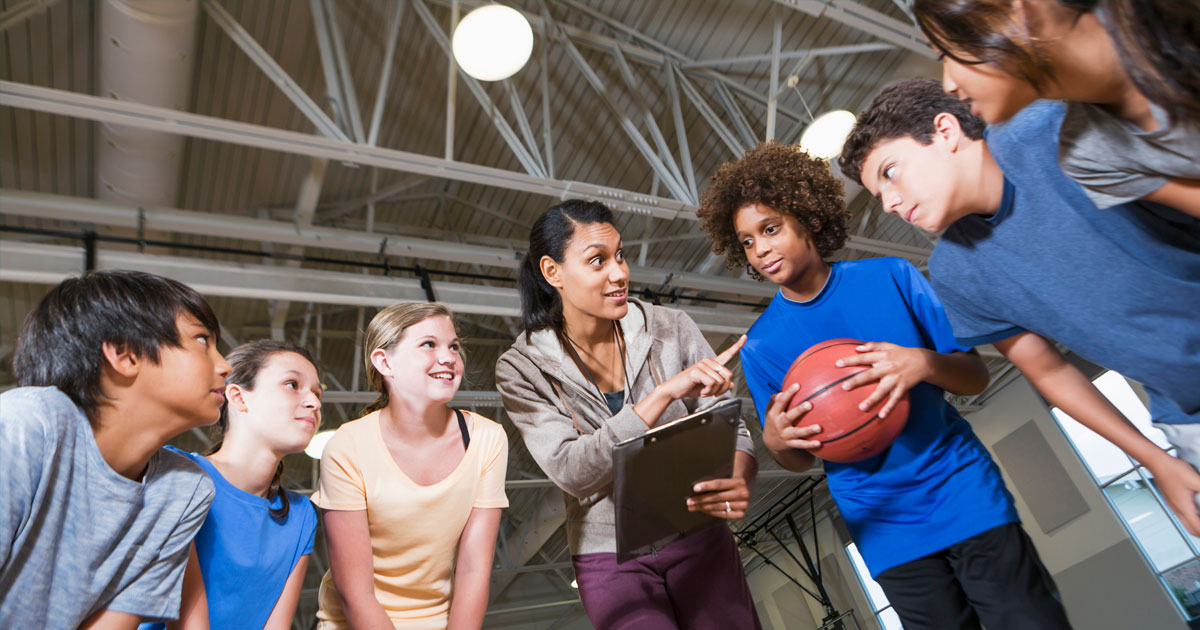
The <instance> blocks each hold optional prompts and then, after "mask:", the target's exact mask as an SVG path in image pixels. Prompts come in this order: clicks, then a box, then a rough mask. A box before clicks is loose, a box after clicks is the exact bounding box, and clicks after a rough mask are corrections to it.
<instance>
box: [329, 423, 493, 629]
mask: <svg viewBox="0 0 1200 630" xmlns="http://www.w3.org/2000/svg"><path fill="white" fill-rule="evenodd" d="M464 413H469V412H464ZM467 424H468V426H469V427H470V436H471V443H470V445H469V446H468V447H467V452H466V454H465V455H464V456H463V459H462V461H461V462H460V463H459V464H458V467H457V468H455V469H454V471H453V472H451V473H450V475H449V476H447V477H446V478H445V479H443V480H441V481H439V482H437V483H435V484H433V485H431V486H421V485H418V484H417V483H416V482H414V481H413V480H412V479H410V478H409V477H408V476H407V475H405V474H404V472H403V471H402V470H401V469H400V467H399V466H398V465H396V461H395V460H394V459H393V458H392V454H391V452H390V451H388V449H387V446H386V445H384V443H383V435H382V433H381V432H380V426H379V412H374V413H371V414H368V415H366V416H363V417H362V418H359V419H358V420H354V421H353V422H347V423H346V424H344V425H342V426H341V427H340V428H339V429H338V430H337V433H335V434H334V436H333V438H332V439H330V440H329V444H328V445H326V447H325V453H324V455H323V456H322V457H321V481H320V484H319V486H318V488H317V492H316V493H315V494H313V496H312V501H313V503H314V504H316V505H317V506H318V507H320V508H322V509H325V510H366V511H367V523H368V526H369V528H370V533H371V555H372V557H373V558H372V559H373V562H374V567H375V598H376V599H377V600H379V603H380V604H381V605H382V606H383V608H384V610H385V611H387V614H388V616H389V617H391V619H392V623H393V624H395V626H396V627H397V628H405V629H406V630H408V629H412V630H418V629H420V630H424V629H426V628H428V629H434V628H442V629H444V628H445V627H446V623H447V621H448V618H449V614H450V593H451V590H452V586H453V582H452V578H451V571H452V569H453V567H454V559H455V553H456V551H457V550H458V540H459V538H460V536H461V535H462V531H463V527H465V526H466V524H467V517H468V516H470V514H471V509H472V508H504V507H508V497H507V496H506V495H505V494H504V474H505V470H506V468H507V466H508V438H507V437H506V436H505V434H504V429H503V428H502V427H501V426H500V425H499V424H497V423H495V422H493V421H492V420H489V419H487V418H484V417H483V416H480V415H478V414H474V413H470V414H469V419H468V422H467ZM318 599H319V600H320V606H321V608H320V610H319V611H318V612H317V618H318V619H320V620H321V624H320V626H319V628H320V629H321V630H336V629H341V628H349V627H350V626H349V624H348V623H347V622H346V617H345V614H344V612H343V610H342V600H341V597H339V596H338V593H337V591H336V590H335V589H334V586H333V579H332V578H331V577H330V574H329V573H328V572H326V573H325V577H324V579H323V580H322V581H321V589H320V594H319V596H318Z"/></svg>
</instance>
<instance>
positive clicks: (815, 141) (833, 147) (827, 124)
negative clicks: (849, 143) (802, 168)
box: [800, 109, 854, 160]
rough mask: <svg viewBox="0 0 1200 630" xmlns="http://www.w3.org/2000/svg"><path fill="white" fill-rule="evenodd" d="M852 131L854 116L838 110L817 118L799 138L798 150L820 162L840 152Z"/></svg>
mask: <svg viewBox="0 0 1200 630" xmlns="http://www.w3.org/2000/svg"><path fill="white" fill-rule="evenodd" d="M853 129H854V114H851V113H850V112H848V111H846V110H844V109H839V110H837V111H832V112H826V113H824V114H821V115H820V116H817V119H816V120H814V121H812V122H811V123H809V125H808V127H806V128H805V129H804V133H803V134H802V135H801V136H800V150H801V151H805V152H807V153H808V154H809V155H811V156H812V157H815V158H820V159H822V160H828V159H831V158H834V157H836V156H837V155H838V154H839V153H841V152H842V145H843V144H845V143H846V137H847V136H849V135H850V132H851V131H852V130H853Z"/></svg>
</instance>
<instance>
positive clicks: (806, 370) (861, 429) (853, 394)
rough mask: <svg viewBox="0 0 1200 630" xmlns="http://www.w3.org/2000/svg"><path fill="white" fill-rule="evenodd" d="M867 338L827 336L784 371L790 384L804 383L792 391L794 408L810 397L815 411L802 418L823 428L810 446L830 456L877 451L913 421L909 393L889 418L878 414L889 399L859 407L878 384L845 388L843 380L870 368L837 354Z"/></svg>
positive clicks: (850, 458)
mask: <svg viewBox="0 0 1200 630" xmlns="http://www.w3.org/2000/svg"><path fill="white" fill-rule="evenodd" d="M862 344H863V342H861V341H858V340H856V339H830V340H829V341H822V342H821V343H818V344H816V345H814V346H813V347H811V348H809V349H808V350H805V351H804V353H803V354H801V355H800V356H799V357H797V358H796V361H795V362H794V363H792V367H791V368H790V369H788V372H787V375H786V376H784V377H783V389H785V390H786V389H787V388H788V387H791V386H792V384H799V385H800V389H799V390H797V391H796V394H795V395H794V396H792V402H791V405H789V406H788V408H789V409H790V408H792V407H795V406H796V405H799V404H800V403H802V402H804V401H806V400H807V401H809V402H811V403H812V411H809V412H808V413H806V414H804V416H803V417H802V418H801V419H800V422H799V424H802V425H804V426H808V425H811V424H819V425H821V432H820V433H818V434H817V435H815V436H813V439H815V440H818V441H820V442H821V446H820V447H818V448H815V449H813V450H812V451H810V452H811V453H812V454H813V455H816V456H817V457H820V458H821V459H824V460H827V461H831V462H857V461H861V460H864V459H867V458H868V457H874V456H876V455H878V454H880V453H882V452H883V451H884V449H886V448H887V447H888V446H889V445H890V444H891V443H892V441H894V440H895V439H896V436H897V435H900V432H901V431H903V430H904V423H905V422H907V421H908V394H907V393H905V394H904V398H902V399H901V400H900V402H898V403H896V406H895V407H894V408H893V409H892V410H891V412H889V413H888V415H887V417H886V418H880V417H879V416H878V415H876V414H877V413H878V411H879V410H880V409H881V408H883V405H884V404H885V403H884V402H880V403H878V404H876V405H875V407H874V408H872V409H870V410H868V411H860V410H859V409H858V405H859V403H861V402H863V401H864V400H866V399H867V398H868V397H869V396H870V395H871V393H872V392H874V391H875V387H874V386H872V385H869V384H868V385H862V386H859V387H856V388H855V389H852V390H850V391H846V390H844V389H842V387H841V385H842V382H843V381H846V380H848V379H849V378H850V377H852V376H854V375H855V374H858V373H859V372H862V371H863V370H867V369H870V367H869V366H866V365H851V366H846V367H838V366H837V365H836V363H837V361H838V359H842V358H846V357H851V356H854V355H856V354H858V353H857V352H855V350H854V348H855V347H856V346H861V345H862Z"/></svg>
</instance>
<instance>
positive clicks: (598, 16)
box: [559, 0, 801, 120]
mask: <svg viewBox="0 0 1200 630" xmlns="http://www.w3.org/2000/svg"><path fill="white" fill-rule="evenodd" d="M559 2H561V3H563V4H566V5H568V6H570V7H572V8H574V9H575V10H576V11H579V12H581V13H584V14H585V15H588V16H590V17H591V18H592V19H595V20H599V21H600V22H603V23H604V24H606V25H608V26H609V27H610V28H613V29H616V30H617V31H620V32H622V33H625V34H626V35H629V36H630V37H632V38H634V39H637V40H640V41H642V42H644V43H645V44H646V45H648V46H651V47H653V48H654V49H655V50H656V51H659V52H660V53H661V54H662V55H663V56H664V57H667V58H670V59H671V60H673V61H676V62H680V63H687V62H689V61H695V60H694V59H692V58H691V57H689V56H687V55H685V54H683V53H682V52H680V51H678V50H675V49H674V48H671V47H670V46H667V45H666V44H664V43H663V42H660V41H658V40H657V39H654V38H653V37H650V36H648V35H646V34H644V33H642V32H641V31H638V30H637V29H635V28H633V27H631V26H629V25H628V24H623V23H621V22H619V21H617V20H615V19H613V18H611V17H609V16H607V15H605V14H603V13H601V12H599V11H597V10H595V9H593V8H591V7H589V6H587V5H584V4H582V3H580V2H579V1H578V0H559ZM579 30H581V29H576V30H574V31H568V33H569V34H570V35H571V37H572V38H574V39H576V40H577V41H579V42H580V43H585V42H588V41H591V40H593V38H592V37H589V36H590V35H593V34H592V33H590V32H589V31H583V32H578V31H579ZM625 51H626V54H630V55H631V58H632V52H631V51H630V50H629V49H625ZM650 63H652V64H653V65H658V66H661V65H662V61H659V62H658V63H655V62H653V61H651V62H650ZM697 70H698V74H699V75H700V76H703V77H705V78H708V79H712V80H713V81H715V82H717V83H719V84H722V85H725V86H727V87H728V88H730V89H732V90H734V91H735V92H738V93H740V94H742V95H743V96H745V97H747V98H749V99H750V100H752V101H754V102H756V103H758V104H759V105H763V106H766V104H767V99H766V97H765V96H764V95H763V94H761V93H759V92H758V91H757V90H754V89H751V88H750V87H749V86H747V85H746V84H744V83H742V82H740V81H737V80H734V79H732V78H730V77H728V76H726V75H724V74H722V73H720V72H716V71H714V70H710V69H708V68H699V69H697ZM779 113H780V114H783V115H785V116H787V117H789V118H791V119H792V120H800V119H801V115H800V114H798V113H796V112H794V111H792V110H790V109H786V108H783V107H780V108H779Z"/></svg>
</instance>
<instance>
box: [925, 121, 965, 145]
mask: <svg viewBox="0 0 1200 630" xmlns="http://www.w3.org/2000/svg"><path fill="white" fill-rule="evenodd" d="M933 135H934V137H935V138H936V139H938V140H941V141H942V142H943V143H945V144H946V146H948V147H949V148H950V150H951V151H957V150H958V146H959V143H960V142H962V140H963V138H965V137H966V136H964V135H963V130H962V124H961V123H959V122H958V116H955V115H954V114H951V113H950V112H942V113H940V114H938V115H937V116H934V117H933Z"/></svg>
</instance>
